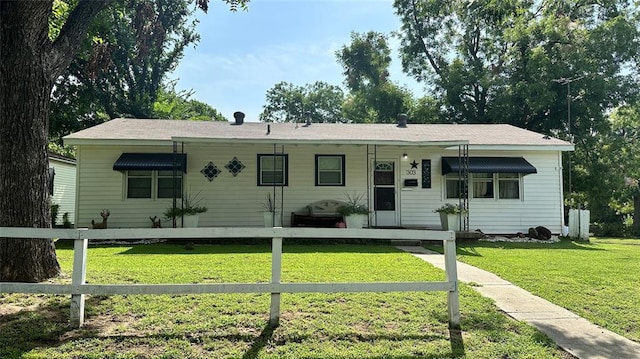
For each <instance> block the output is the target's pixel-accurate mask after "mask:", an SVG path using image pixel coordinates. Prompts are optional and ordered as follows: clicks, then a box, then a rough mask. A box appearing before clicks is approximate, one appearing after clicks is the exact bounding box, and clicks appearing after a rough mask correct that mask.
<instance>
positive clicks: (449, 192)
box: [445, 173, 460, 198]
mask: <svg viewBox="0 0 640 359" xmlns="http://www.w3.org/2000/svg"><path fill="white" fill-rule="evenodd" d="M445 186H446V187H445V191H446V194H445V197H446V198H460V180H459V178H458V174H455V173H449V174H447V175H445Z"/></svg>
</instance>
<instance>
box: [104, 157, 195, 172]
mask: <svg viewBox="0 0 640 359" xmlns="http://www.w3.org/2000/svg"><path fill="white" fill-rule="evenodd" d="M174 165H175V169H176V170H177V171H182V172H185V173H186V172H187V155H186V154H185V153H123V154H122V155H120V157H119V158H118V159H117V160H116V162H115V163H114V164H113V170H114V171H173V169H174Z"/></svg>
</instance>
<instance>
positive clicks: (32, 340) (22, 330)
mask: <svg viewBox="0 0 640 359" xmlns="http://www.w3.org/2000/svg"><path fill="white" fill-rule="evenodd" d="M42 300H43V301H45V300H46V299H42ZM102 300H103V298H102V297H90V298H87V301H86V304H87V306H97V305H99V302H100V301H102ZM8 306H9V305H7V307H8ZM69 307H70V301H69V300H68V299H67V300H61V301H55V302H52V301H49V302H47V303H45V304H36V305H33V306H29V307H24V306H15V308H14V309H15V310H11V311H9V312H8V313H5V314H0V358H3V359H9V358H22V356H23V354H25V353H28V352H29V351H31V350H33V349H36V348H41V347H56V346H59V345H61V344H63V343H65V342H66V341H68V340H71V339H78V338H85V337H86V338H91V337H94V336H95V334H96V331H95V330H90V329H89V330H87V329H77V328H72V327H71V324H70V322H69V320H70V309H69ZM65 337H69V338H68V339H64V340H61V338H65Z"/></svg>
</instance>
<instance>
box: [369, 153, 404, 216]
mask: <svg viewBox="0 0 640 359" xmlns="http://www.w3.org/2000/svg"><path fill="white" fill-rule="evenodd" d="M395 167H396V166H395V162H394V161H376V162H375V166H374V171H373V185H374V186H373V209H374V217H373V223H374V225H375V226H377V227H390V226H397V225H398V221H397V212H396V171H395Z"/></svg>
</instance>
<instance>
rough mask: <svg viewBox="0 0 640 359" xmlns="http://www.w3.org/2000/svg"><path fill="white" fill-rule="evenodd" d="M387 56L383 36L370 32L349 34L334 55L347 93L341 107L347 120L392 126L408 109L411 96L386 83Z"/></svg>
mask: <svg viewBox="0 0 640 359" xmlns="http://www.w3.org/2000/svg"><path fill="white" fill-rule="evenodd" d="M390 54H391V50H390V48H389V45H388V40H387V37H386V35H384V34H381V33H378V32H374V31H370V32H367V33H366V34H358V33H355V32H353V33H351V44H349V45H348V46H347V45H345V46H343V47H342V49H341V50H339V51H337V52H336V57H337V59H338V62H339V63H340V64H341V65H342V67H343V69H344V72H343V74H344V75H345V84H346V86H347V88H348V89H349V90H350V94H349V96H348V97H347V100H346V101H345V102H344V104H343V112H344V114H345V117H346V118H347V119H348V120H350V121H353V122H369V123H371V122H375V123H393V122H395V120H396V116H397V115H398V114H399V113H407V112H409V110H410V109H411V106H412V104H413V97H412V95H411V93H410V92H409V91H408V90H407V89H405V88H402V87H400V86H398V85H396V84H394V83H393V82H391V81H390V80H389V65H390V64H391V55H390Z"/></svg>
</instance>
